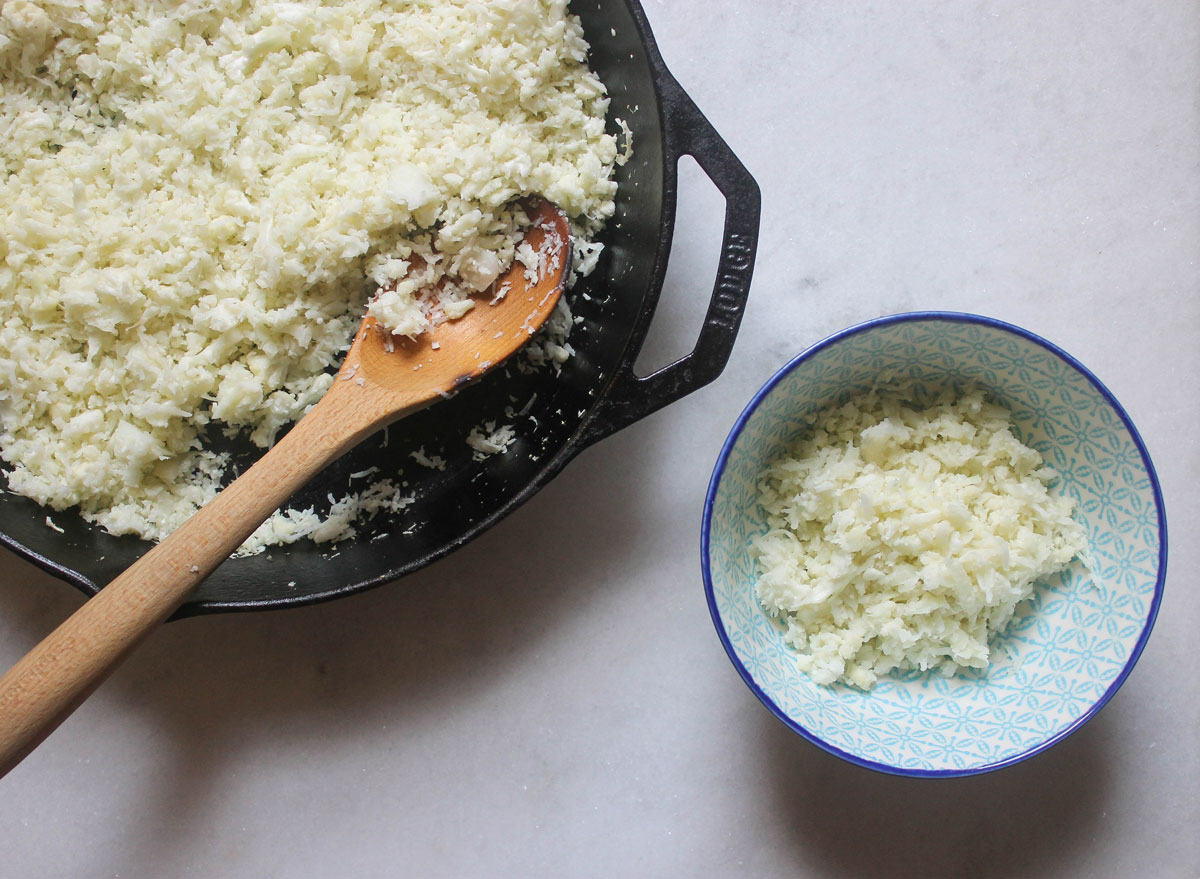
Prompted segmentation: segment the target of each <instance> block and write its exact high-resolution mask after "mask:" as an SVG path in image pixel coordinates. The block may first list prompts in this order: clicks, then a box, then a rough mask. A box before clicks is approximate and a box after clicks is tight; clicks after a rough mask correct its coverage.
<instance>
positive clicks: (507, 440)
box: [467, 421, 517, 461]
mask: <svg viewBox="0 0 1200 879" xmlns="http://www.w3.org/2000/svg"><path fill="white" fill-rule="evenodd" d="M516 436H517V432H516V431H515V430H513V426H512V425H511V424H502V425H500V426H499V427H496V422H494V421H488V422H485V423H484V424H483V425H481V426H477V427H473V428H471V433H470V434H468V436H467V445H468V446H470V447H471V448H472V449H474V452H473V454H472V457H473V458H474V459H475V460H476V461H482V460H483V459H485V458H488V457H491V456H492V455H503V454H504V453H505V452H507V451H508V447H509V446H510V445H511V444H512V441H513V440H514V439H516Z"/></svg>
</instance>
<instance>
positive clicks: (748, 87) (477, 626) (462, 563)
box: [0, 0, 1200, 879]
mask: <svg viewBox="0 0 1200 879" xmlns="http://www.w3.org/2000/svg"><path fill="white" fill-rule="evenodd" d="M646 12H647V15H648V18H649V19H650V22H651V24H652V26H653V27H654V30H655V35H656V37H657V38H658V40H659V43H660V48H661V50H662V54H663V56H664V58H665V60H666V62H667V64H668V66H669V67H670V68H671V70H672V71H673V72H674V74H675V75H676V77H677V78H678V79H679V80H680V82H681V83H682V84H683V86H684V87H685V88H686V89H687V90H688V92H689V93H690V94H691V95H692V97H693V98H694V99H695V100H696V102H697V104H698V105H699V106H700V107H701V108H702V109H703V110H704V112H705V113H706V115H707V116H708V117H709V119H710V120H711V121H712V122H713V124H714V126H715V127H716V128H717V130H719V131H720V132H721V133H722V134H723V135H724V136H725V138H726V139H727V140H728V142H729V143H730V145H731V146H732V147H733V149H734V151H735V152H736V153H738V155H739V156H740V157H741V158H742V160H743V161H744V162H745V163H746V165H747V166H748V167H749V168H750V170H751V172H752V173H753V174H754V175H755V176H756V178H757V179H758V181H759V183H760V185H761V187H762V191H763V227H762V238H761V244H760V249H759V255H758V268H757V271H756V274H755V278H754V285H753V290H752V293H751V297H750V304H749V308H748V310H747V313H746V317H745V321H744V324H743V328H742V331H741V335H740V337H739V342H738V345H737V347H736V348H735V350H734V353H733V357H732V359H731V361H730V363H729V366H728V368H727V369H726V370H725V372H724V374H723V375H722V376H721V377H720V379H719V380H718V381H717V382H716V384H714V385H712V386H710V387H708V388H705V389H704V390H702V391H700V392H698V393H696V394H694V395H692V396H690V397H688V398H686V399H684V400H682V401H680V402H679V403H677V404H675V405H672V406H671V407H669V408H667V409H666V410H664V411H662V412H660V413H657V414H655V415H653V416H651V417H650V418H647V419H645V420H644V421H642V422H639V423H638V424H636V425H634V426H633V427H631V428H629V429H627V430H625V431H623V432H622V433H620V434H618V435H616V436H615V437H613V438H611V439H609V440H607V441H605V442H603V443H601V444H599V445H597V446H595V447H593V448H592V449H589V450H588V451H587V452H585V453H584V454H583V455H582V456H581V457H580V458H578V459H577V460H576V461H574V462H573V463H572V464H571V465H570V466H569V467H568V468H567V469H566V470H565V471H564V472H563V474H562V475H561V476H560V477H558V478H557V479H556V480H555V481H554V482H552V483H551V484H550V485H549V486H548V487H547V488H546V489H545V490H543V491H542V492H541V493H540V494H538V495H537V496H536V497H535V498H534V499H533V500H532V501H531V502H530V503H529V504H527V505H526V506H525V507H523V508H522V509H521V510H519V511H518V512H517V513H516V514H515V515H513V516H511V517H509V518H508V519H506V520H505V521H504V522H502V523H501V524H500V525H499V526H498V527H496V528H494V529H493V530H491V531H489V532H488V533H487V534H485V535H484V536H483V537H482V538H480V539H479V540H477V541H475V542H474V543H472V544H470V545H469V546H467V547H466V548H465V549H463V550H461V551H459V552H457V553H455V554H453V555H452V556H450V557H448V558H447V559H445V560H443V561H441V562H439V563H437V564H435V565H433V566H431V567H429V568H426V569H425V570H423V571H421V572H419V573H418V574H416V575H414V576H412V577H409V578H407V579H406V580H404V581H403V582H401V583H398V584H393V585H391V586H388V587H384V588H381V589H378V590H375V591H373V592H371V593H369V594H366V595H362V596H358V597H355V598H352V599H347V600H342V601H337V602H333V603H331V604H327V605H322V606H317V607H310V608H304V609H300V610H293V611H287V612H279V613H267V614H256V615H233V616H220V617H213V618H202V619H193V620H187V621H184V622H180V623H173V624H171V625H169V626H168V627H166V628H165V629H164V630H163V631H161V632H159V633H157V634H156V635H155V636H154V637H153V638H151V639H150V641H149V642H148V643H147V644H146V645H145V646H144V647H143V648H142V649H141V650H139V651H138V652H137V653H136V655H134V656H133V657H132V658H131V659H130V660H129V661H128V663H127V664H126V665H125V666H124V667H122V668H121V669H120V670H119V671H118V672H117V673H116V675H115V676H114V677H113V679H112V680H111V681H110V682H109V683H108V684H106V685H105V686H104V687H103V688H102V689H101V691H100V692H99V693H97V694H96V695H95V696H94V697H93V698H92V699H91V700H90V701H88V702H87V703H86V704H85V705H84V706H83V708H82V709H81V710H80V711H79V712H78V713H77V714H76V715H75V716H74V717H73V718H71V719H70V720H69V721H68V722H67V723H66V724H65V725H64V726H63V727H62V728H61V729H60V730H59V731H58V732H57V733H55V734H54V736H53V737H52V738H51V739H50V740H49V741H48V742H47V743H46V744H45V746H44V747H42V748H41V749H39V750H38V751H36V752H35V753H34V754H33V755H32V756H31V757H30V758H29V759H28V760H26V761H25V762H24V763H23V764H22V765H21V766H19V767H18V768H17V769H16V770H14V771H13V772H12V773H11V774H10V775H9V776H8V778H6V779H5V780H3V781H2V782H0V793H2V795H0V874H2V875H4V876H13V877H41V879H50V877H72V879H79V877H110V876H112V877H115V876H119V877H143V876H146V877H175V876H198V877H199V876H203V877H207V876H222V877H227V879H235V877H255V879H261V877H276V876H279V877H291V876H321V877H327V876H399V875H414V876H454V877H463V876H508V875H520V876H554V877H558V876H596V877H620V876H681V877H694V876H705V877H719V876H743V875H756V876H785V875H786V876H806V877H833V876H839V877H842V876H868V875H880V876H891V877H904V876H962V875H971V876H973V877H977V879H981V877H1021V879H1035V877H1065V876H1069V877H1083V876H1096V877H1124V876H1133V875H1154V876H1155V877H1161V879H1171V877H1197V876H1200V837H1198V836H1197V834H1196V833H1195V830H1196V828H1197V827H1198V826H1200V797H1198V796H1197V793H1196V792H1197V790H1200V756H1198V746H1197V742H1198V735H1197V732H1198V730H1200V699H1198V698H1197V692H1196V691H1197V684H1196V682H1197V680H1198V679H1200V660H1198V658H1197V657H1198V656H1200V652H1198V651H1197V650H1196V649H1195V632H1196V630H1197V627H1200V593H1198V592H1197V590H1196V589H1195V588H1194V585H1193V581H1194V579H1195V577H1194V571H1195V570H1196V569H1197V568H1198V567H1200V552H1198V551H1197V541H1196V540H1195V539H1193V535H1195V534H1196V533H1197V532H1198V531H1200V501H1198V500H1197V494H1196V491H1195V487H1196V485H1197V484H1198V483H1200V443H1198V440H1197V428H1200V415H1198V414H1197V413H1198V411H1200V405H1198V404H1200V391H1198V390H1197V385H1198V381H1200V344H1197V338H1198V337H1200V267H1198V265H1197V260H1198V257H1200V100H1198V99H1197V94H1198V91H1197V88H1198V85H1197V84H1198V83H1200V69H1198V66H1200V6H1197V5H1196V4H1195V3H1194V2H1192V0H1158V2H1143V3H1131V4H1115V3H1110V4H1083V3H1081V2H1077V0H1076V2H1065V0H1063V2H1059V0H1052V2H1043V0H1038V2H1032V0H1018V2H1009V3H981V2H965V3H958V4H947V3H941V2H929V0H920V2H912V3H892V4H886V3H845V2H840V0H837V2H835V0H824V2H819V0H814V2H794V0H776V2H771V3H729V2H717V0H692V2H682V0H672V2H668V0H647V3H646ZM721 208H722V202H721V198H720V196H718V195H717V194H716V192H715V190H714V189H713V187H712V185H711V184H710V183H708V181H707V180H706V179H705V178H704V177H703V175H702V174H701V173H700V172H699V171H698V170H697V169H696V168H695V167H694V165H693V164H692V163H691V161H690V160H688V161H686V162H685V163H684V167H683V169H682V180H681V194H680V210H679V221H678V227H677V232H676V242H675V248H674V251H673V254H672V262H671V269H670V276H669V279H668V284H667V289H666V291H665V292H664V295H663V302H662V306H661V308H660V310H659V313H658V315H657V317H656V322H655V326H654V328H653V331H652V334H651V339H650V341H649V343H648V345H647V348H646V350H645V351H644V352H643V356H642V361H641V366H642V367H643V369H649V368H652V367H654V366H658V365H661V364H663V363H665V362H667V361H669V360H671V359H674V357H676V356H679V355H681V354H683V353H685V352H686V351H687V350H689V348H690V346H691V343H692V342H693V341H694V338H695V334H696V331H697V329H698V327H699V323H700V320H701V315H702V310H703V308H704V306H705V304H706V303H707V299H708V295H709V290H710V289H711V285H712V277H713V271H714V266H715V262H716V242H717V241H718V240H719V221H720V215H721ZM914 309H953V310H964V311H975V312H981V313H985V314H989V315H993V316H996V317H999V318H1002V319H1004V320H1007V321H1011V322H1013V323H1017V324H1019V325H1021V326H1024V327H1026V328H1028V329H1030V330H1032V331H1034V332H1036V333H1038V334H1040V335H1042V336H1044V337H1046V338H1048V339H1049V340H1050V341H1052V342H1054V343H1056V344H1058V345H1060V346H1062V347H1063V348H1065V349H1066V350H1067V351H1069V352H1071V353H1072V354H1073V355H1075V356H1076V357H1077V358H1079V359H1080V360H1081V361H1083V363H1085V364H1086V365H1088V366H1089V367H1090V368H1091V369H1092V370H1093V371H1094V372H1095V373H1096V374H1097V375H1098V376H1099V377H1100V378H1101V380H1103V381H1104V382H1105V383H1106V384H1107V385H1108V387H1109V388H1110V389H1111V390H1112V391H1113V393H1114V394H1115V395H1116V396H1117V398H1118V399H1119V400H1120V401H1121V402H1122V403H1123V405H1124V406H1125V408H1126V409H1127V411H1128V412H1129V414H1130V415H1131V417H1132V418H1133V420H1134V422H1135V423H1136V424H1137V426H1138V428H1139V430H1140V431H1141V433H1142V436H1143V438H1144V439H1145V441H1146V444H1147V446H1148V447H1149V449H1150V452H1151V454H1152V455H1153V457H1154V460H1155V463H1156V466H1157V468H1158V473H1159V476H1160V478H1161V481H1162V486H1163V491H1164V495H1165V499H1166V506H1167V515H1168V519H1169V523H1170V530H1171V536H1172V538H1173V540H1172V544H1171V553H1170V556H1171V557H1170V564H1169V572H1168V578H1167V586H1166V595H1165V599H1164V601H1163V604H1162V609H1161V613H1160V615H1159V618H1158V623H1157V626H1156V629H1155V632H1154V635H1153V637H1152V638H1151V639H1150V642H1149V645H1148V647H1147V648H1146V651H1145V653H1144V654H1143V656H1142V658H1141V660H1140V662H1139V664H1138V666H1137V668H1136V669H1135V670H1134V672H1133V673H1132V675H1131V676H1130V677H1129V679H1128V681H1127V682H1126V683H1125V685H1124V686H1123V688H1122V689H1121V691H1120V692H1119V693H1118V694H1117V696H1116V697H1115V698H1114V699H1113V701H1112V702H1111V703H1110V704H1109V705H1108V706H1107V707H1105V708H1104V710H1103V711H1101V712H1100V714H1099V715H1098V716H1097V717H1096V718H1095V719H1093V720H1092V721H1091V722H1090V723H1088V724H1087V725H1086V726H1085V727H1084V728H1083V729H1082V730H1080V731H1079V732H1077V733H1076V734H1074V735H1073V736H1071V737H1070V738H1068V739H1067V740H1066V741H1064V742H1063V743H1062V744H1060V745H1058V746H1056V747H1054V748H1052V749H1051V750H1050V751H1048V752H1047V753H1045V754H1042V755H1040V756H1038V757H1036V758H1034V759H1032V760H1030V761H1027V762H1025V763H1022V764H1019V765H1017V766H1015V767H1012V768H1009V769H1005V770H1003V771H1000V772H996V773H991V774H988V775H984V776H979V777H973V778H965V779H954V780H932V781H928V780H912V779H903V778H896V777H890V776H885V775H880V774H876V773H873V772H870V771H867V770H863V769H860V768H856V767H854V766H851V765H848V764H845V763H843V762H841V761H839V760H838V759H837V758H835V757H832V756H830V755H828V754H826V753H824V752H822V751H820V750H819V749H817V748H816V747H814V746H812V745H810V744H808V743H807V742H805V741H803V740H801V739H800V738H799V737H797V736H796V735H794V734H793V733H791V732H789V731H788V730H787V729H786V728H785V727H784V726H783V725H782V724H781V723H780V722H779V721H777V720H776V719H775V718H774V717H772V716H771V715H770V714H769V713H768V712H767V710H766V709H765V708H763V707H762V706H761V705H760V704H759V703H758V702H757V700H756V699H755V698H754V696H753V695H752V694H751V693H750V692H749V690H748V689H747V688H746V687H745V686H744V685H743V684H742V682H741V681H740V679H739V678H738V676H737V674H736V673H735V671H734V669H733V667H732V666H731V665H730V663H729V661H728V659H727V658H726V656H725V654H724V651H723V650H722V648H721V645H720V643H719V642H718V640H717V637H716V634H715V632H714V630H713V626H712V623H711V621H710V619H709V616H708V610H707V608H706V606H705V602H704V595H703V590H702V585H701V579H700V570H699V556H700V547H699V544H700V536H699V522H700V511H701V505H702V502H703V497H704V491H705V487H706V484H707V481H708V477H709V474H710V471H711V467H712V464H713V461H714V460H715V458H716V455H717V452H718V450H719V448H720V446H721V443H722V441H723V439H724V437H725V434H726V432H727V430H728V429H729V427H730V426H731V424H732V422H733V420H734V419H735V417H736V416H737V414H738V412H739V411H740V410H741V408H742V406H743V405H744V404H745V402H746V401H747V400H748V399H749V397H750V396H751V395H752V393H753V392H754V391H755V390H756V389H757V388H758V387H759V385H760V384H761V383H762V382H763V381H765V380H766V379H767V378H768V377H769V376H770V375H771V374H772V373H773V372H774V371H775V369H777V368H778V367H779V366H780V365H781V364H782V363H784V362H785V361H786V360H787V359H788V358H790V357H791V356H792V355H794V354H795V353H797V352H799V351H800V350H801V349H803V348H804V347H806V346H807V345H809V344H810V343H812V342H815V341H817V340H818V339H820V338H822V337H823V336H825V335H827V334H829V333H831V332H833V331H835V330H838V329H841V328H843V327H846V326H849V325H851V324H853V323H857V322H858V321H861V320H865V319H868V318H871V317H875V316H879V315H882V314H888V313H893V312H897V311H906V310H914ZM532 541H544V542H545V544H546V546H547V556H548V559H549V562H550V564H547V565H545V566H539V567H537V568H536V569H531V568H529V567H528V562H527V559H528V555H527V552H526V550H525V547H528V545H529V544H530V543H531V542H532ZM80 600H81V599H80V597H79V596H78V595H77V593H75V592H74V590H72V589H70V588H69V587H67V586H65V585H63V584H62V583H59V582H57V581H55V580H53V579H52V578H50V577H49V576H47V575H45V574H43V573H41V572H40V571H38V570H36V569H35V568H33V567H32V566H30V565H28V564H26V563H24V562H22V561H20V560H19V559H17V558H16V557H15V556H12V555H10V554H7V553H5V554H3V557H0V662H2V663H3V664H4V666H5V667H7V666H8V665H9V664H11V663H12V662H14V661H15V660H16V659H17V658H18V657H19V656H20V655H21V654H22V653H23V652H24V651H25V650H27V649H28V648H29V647H31V646H32V645H33V644H34V643H35V642H36V641H37V640H38V639H39V638H40V637H41V636H42V635H43V634H44V633H46V632H47V631H49V630H50V629H51V628H52V627H53V626H54V625H55V624H56V623H57V622H59V621H60V620H62V619H63V618H65V617H66V616H67V615H68V613H70V611H71V610H72V609H73V608H75V607H76V606H77V605H78V604H79V603H80Z"/></svg>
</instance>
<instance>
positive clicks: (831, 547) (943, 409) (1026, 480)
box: [752, 389, 1086, 689]
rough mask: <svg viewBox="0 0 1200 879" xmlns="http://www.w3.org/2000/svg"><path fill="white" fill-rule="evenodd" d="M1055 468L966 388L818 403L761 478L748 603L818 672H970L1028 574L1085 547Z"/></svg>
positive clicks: (982, 660) (871, 679)
mask: <svg viewBox="0 0 1200 879" xmlns="http://www.w3.org/2000/svg"><path fill="white" fill-rule="evenodd" d="M1055 475H1056V474H1055V473H1054V471H1053V470H1051V469H1050V468H1048V467H1046V466H1044V465H1043V462H1042V458H1041V455H1039V454H1038V453H1037V452H1036V451H1035V450H1033V449H1031V448H1029V447H1028V446H1026V445H1024V444H1023V443H1021V442H1020V441H1019V440H1018V439H1017V438H1016V437H1015V436H1014V435H1013V433H1012V431H1011V430H1010V416H1009V413H1008V412H1007V411H1006V410H1005V409H1003V408H1002V407H1000V406H997V405H995V404H992V403H990V402H988V401H986V400H985V399H984V397H983V394H982V393H981V392H979V391H978V390H970V391H968V392H966V393H964V394H962V395H961V397H959V398H957V399H955V398H954V397H953V396H952V395H950V394H949V393H946V394H943V395H942V396H941V397H940V398H939V399H937V400H936V401H935V402H934V403H933V404H932V405H930V406H928V407H925V408H914V407H913V406H911V405H910V404H908V403H906V402H905V401H904V395H903V392H902V391H897V390H895V389H893V390H891V391H887V392H879V391H871V392H870V393H867V394H865V395H864V396H862V397H860V398H857V399H852V400H850V401H849V402H847V403H845V404H843V405H841V406H836V407H833V408H831V409H827V410H825V411H824V412H823V413H821V414H820V415H819V416H818V417H817V418H816V420H815V426H814V427H813V429H812V431H811V433H810V434H809V435H808V436H807V437H806V438H804V439H803V440H801V441H800V442H799V443H797V444H796V446H795V447H794V448H793V449H792V450H791V451H790V452H789V453H788V454H787V455H785V456H784V457H783V458H781V459H780V460H778V461H776V462H775V463H774V464H772V465H771V466H770V467H769V468H768V469H767V470H766V472H765V473H764V474H763V476H762V479H761V481H760V493H759V503H760V504H761V506H762V508H763V509H764V510H765V512H766V518H767V525H768V531H767V532H766V533H765V534H763V535H760V536H757V537H755V538H754V539H753V545H752V551H753V554H754V556H755V558H756V565H757V573H758V580H757V585H756V590H757V596H758V600H759V602H760V604H761V605H762V607H763V608H764V610H765V611H766V612H767V613H768V614H770V615H771V616H773V617H777V618H779V619H781V620H782V621H783V622H784V624H785V626H786V633H785V639H786V640H787V642H788V643H789V644H791V645H792V646H793V647H795V648H796V650H797V654H798V663H799V667H800V669H801V671H803V672H805V673H806V674H808V675H809V676H810V677H811V678H812V679H813V681H815V682H816V683H818V684H822V685H829V684H833V683H835V682H842V683H846V684H850V685H853V686H855V687H860V688H864V689H865V688H870V687H871V686H873V685H874V684H875V682H876V681H877V679H878V678H879V677H880V676H881V675H886V674H887V673H888V672H890V671H892V670H893V669H918V670H922V671H924V670H929V669H937V670H938V671H940V672H941V673H943V674H947V675H949V674H953V673H954V672H956V671H958V670H960V669H964V668H975V669H985V668H987V667H988V663H989V658H990V648H989V641H990V640H991V639H992V637H993V636H995V635H996V634H997V633H998V632H1000V631H1002V630H1003V629H1004V628H1005V627H1006V626H1007V625H1008V623H1009V621H1010V620H1011V619H1012V617H1013V614H1014V613H1015V611H1016V609H1017V606H1018V604H1020V603H1021V602H1022V601H1025V600H1026V599H1028V598H1029V597H1030V596H1031V595H1032V594H1033V587H1034V584H1035V583H1036V582H1037V581H1039V580H1042V579H1044V578H1045V577H1047V576H1049V575H1051V574H1053V573H1055V572H1057V571H1060V570H1062V569H1063V568H1064V567H1066V566H1067V564H1068V563H1069V562H1070V561H1071V560H1072V559H1073V558H1075V557H1076V556H1077V555H1079V554H1081V553H1082V552H1084V550H1085V545H1086V537H1085V534H1084V531H1083V528H1082V526H1081V525H1080V524H1079V523H1078V522H1076V521H1075V520H1074V519H1072V518H1071V513H1072V510H1073V506H1074V505H1073V502H1072V501H1071V500H1070V499H1069V498H1067V497H1065V496H1061V495H1055V494H1054V493H1052V492H1051V491H1050V490H1049V486H1050V484H1051V483H1052V481H1053V480H1054V478H1055Z"/></svg>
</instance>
